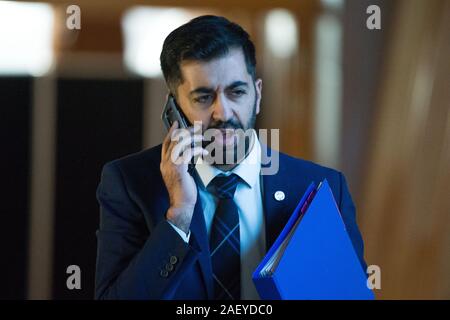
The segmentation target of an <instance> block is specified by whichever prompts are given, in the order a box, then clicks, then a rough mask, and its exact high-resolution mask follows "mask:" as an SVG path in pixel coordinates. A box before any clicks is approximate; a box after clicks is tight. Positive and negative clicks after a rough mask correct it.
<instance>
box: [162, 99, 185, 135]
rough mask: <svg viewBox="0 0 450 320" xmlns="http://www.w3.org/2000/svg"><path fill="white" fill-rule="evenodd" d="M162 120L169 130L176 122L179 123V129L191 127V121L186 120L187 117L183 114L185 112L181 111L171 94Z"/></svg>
mask: <svg viewBox="0 0 450 320" xmlns="http://www.w3.org/2000/svg"><path fill="white" fill-rule="evenodd" d="M161 119H162V121H163V122H164V125H165V126H166V129H167V130H169V129H170V127H171V126H172V124H173V123H174V122H175V121H178V128H179V129H181V128H187V127H189V126H190V123H189V121H188V120H187V119H186V116H185V115H184V114H183V111H181V108H180V107H179V106H178V105H177V102H176V101H175V98H174V97H173V96H172V95H171V94H169V96H168V97H167V101H166V105H165V106H164V110H163V113H162V115H161Z"/></svg>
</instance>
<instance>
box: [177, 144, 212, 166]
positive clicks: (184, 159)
mask: <svg viewBox="0 0 450 320" xmlns="http://www.w3.org/2000/svg"><path fill="white" fill-rule="evenodd" d="M205 151H206V150H205V149H203V148H202V147H195V148H193V149H186V150H185V151H184V152H183V154H182V155H181V157H179V158H178V159H177V164H189V162H190V161H191V159H192V158H193V157H196V156H199V155H202V154H204V152H205ZM206 152H207V151H206Z"/></svg>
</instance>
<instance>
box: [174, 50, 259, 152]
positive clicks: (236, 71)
mask: <svg viewBox="0 0 450 320" xmlns="http://www.w3.org/2000/svg"><path fill="white" fill-rule="evenodd" d="M181 72H182V77H183V83H182V84H181V85H179V86H178V90H177V100H178V103H179V105H180V107H181V109H182V110H183V112H184V114H185V115H186V117H187V118H188V120H189V121H190V122H191V123H194V121H201V122H202V129H203V131H205V130H207V129H211V128H214V129H219V130H220V131H219V132H218V134H216V135H214V139H213V142H214V144H215V145H216V146H217V147H219V148H220V147H221V148H223V149H224V151H225V150H226V152H228V150H236V148H237V146H238V145H240V144H242V143H244V142H243V141H242V139H241V138H240V137H239V136H238V135H235V134H234V130H235V129H242V130H244V131H246V130H248V129H251V128H253V127H254V125H255V118H256V115H257V114H258V113H259V107H260V102H261V89H262V81H261V79H257V80H256V81H253V79H252V76H251V75H250V74H249V73H248V72H247V67H246V64H245V58H244V54H243V52H242V49H231V50H230V51H229V53H228V54H227V55H225V56H223V57H220V58H216V59H213V60H211V61H208V62H204V61H194V60H186V61H183V62H182V63H181Z"/></svg>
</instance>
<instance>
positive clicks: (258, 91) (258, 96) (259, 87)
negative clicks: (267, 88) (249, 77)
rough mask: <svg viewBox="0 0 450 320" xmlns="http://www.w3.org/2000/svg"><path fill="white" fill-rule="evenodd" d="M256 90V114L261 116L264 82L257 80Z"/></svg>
mask: <svg viewBox="0 0 450 320" xmlns="http://www.w3.org/2000/svg"><path fill="white" fill-rule="evenodd" d="M255 88H256V92H255V93H256V114H259V111H260V104H261V97H262V95H261V94H262V80H261V79H259V78H258V79H256V81H255Z"/></svg>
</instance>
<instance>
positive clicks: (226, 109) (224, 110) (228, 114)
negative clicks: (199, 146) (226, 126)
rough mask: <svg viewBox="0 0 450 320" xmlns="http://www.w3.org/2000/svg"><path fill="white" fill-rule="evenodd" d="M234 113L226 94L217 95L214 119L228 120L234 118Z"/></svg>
mask: <svg viewBox="0 0 450 320" xmlns="http://www.w3.org/2000/svg"><path fill="white" fill-rule="evenodd" d="M232 115H233V112H232V110H231V106H230V104H229V101H228V99H227V98H226V97H225V96H224V94H219V95H217V98H216V101H215V102H214V110H213V114H212V119H213V120H214V121H223V122H226V121H228V120H229V119H230V118H232Z"/></svg>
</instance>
